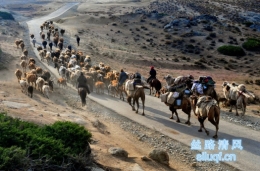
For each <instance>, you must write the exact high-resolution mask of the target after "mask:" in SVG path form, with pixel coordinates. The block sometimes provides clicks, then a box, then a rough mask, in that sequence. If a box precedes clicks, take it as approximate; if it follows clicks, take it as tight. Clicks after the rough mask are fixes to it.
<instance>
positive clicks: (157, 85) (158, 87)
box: [149, 78, 162, 98]
mask: <svg viewBox="0 0 260 171" xmlns="http://www.w3.org/2000/svg"><path fill="white" fill-rule="evenodd" d="M149 84H150V95H151V92H152V91H153V88H155V90H156V92H155V95H154V96H155V97H156V96H157V97H158V98H159V97H160V90H161V88H162V84H161V82H160V81H159V80H158V79H156V78H153V79H152V80H150V81H149ZM153 94H154V92H153Z"/></svg>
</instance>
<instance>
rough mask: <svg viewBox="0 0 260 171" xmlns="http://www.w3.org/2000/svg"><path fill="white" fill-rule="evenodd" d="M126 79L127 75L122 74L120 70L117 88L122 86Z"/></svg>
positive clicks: (122, 71)
mask: <svg viewBox="0 0 260 171" xmlns="http://www.w3.org/2000/svg"><path fill="white" fill-rule="evenodd" d="M127 78H128V75H127V74H126V73H125V72H124V70H123V69H121V73H120V75H119V82H118V86H121V85H123V84H124V82H125V80H126V79H127Z"/></svg>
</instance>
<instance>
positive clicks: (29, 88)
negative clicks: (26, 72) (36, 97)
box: [27, 86, 33, 98]
mask: <svg viewBox="0 0 260 171" xmlns="http://www.w3.org/2000/svg"><path fill="white" fill-rule="evenodd" d="M27 94H28V96H29V95H31V98H32V97H33V86H28V88H27Z"/></svg>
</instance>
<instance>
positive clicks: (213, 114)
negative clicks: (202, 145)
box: [192, 96, 220, 139]
mask: <svg viewBox="0 0 260 171" xmlns="http://www.w3.org/2000/svg"><path fill="white" fill-rule="evenodd" d="M193 98H197V97H196V96H193ZM196 101H197V103H193V102H195V101H192V106H193V107H196V112H195V115H196V116H198V121H199V122H200V129H199V130H198V131H199V132H202V128H203V129H204V130H205V132H206V134H207V135H209V131H208V130H206V128H205V127H204V121H205V119H206V118H208V120H209V121H210V122H211V123H212V124H213V125H214V126H215V127H216V132H215V135H214V136H213V138H215V139H216V138H218V129H219V118H220V107H219V106H218V104H217V101H216V100H215V99H213V98H212V97H210V96H201V97H199V98H198V99H197V100H196Z"/></svg>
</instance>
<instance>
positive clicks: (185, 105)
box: [166, 97, 191, 125]
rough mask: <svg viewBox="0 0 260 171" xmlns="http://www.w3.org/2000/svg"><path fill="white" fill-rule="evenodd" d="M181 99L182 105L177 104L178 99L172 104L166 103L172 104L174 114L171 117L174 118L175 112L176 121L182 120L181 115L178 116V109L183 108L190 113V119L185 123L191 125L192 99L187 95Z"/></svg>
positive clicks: (171, 109) (171, 108)
mask: <svg viewBox="0 0 260 171" xmlns="http://www.w3.org/2000/svg"><path fill="white" fill-rule="evenodd" d="M181 101H182V102H181V105H177V104H176V102H177V101H176V100H175V102H174V103H173V104H172V105H170V104H167V103H166V105H169V106H170V107H169V109H170V111H172V116H171V117H170V119H173V114H174V113H175V114H176V116H177V120H176V122H180V119H179V116H178V113H177V109H182V111H183V112H184V113H186V114H187V115H188V120H187V121H186V122H185V124H188V125H190V112H191V103H190V100H189V99H188V98H186V97H182V98H181Z"/></svg>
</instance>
